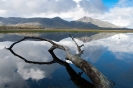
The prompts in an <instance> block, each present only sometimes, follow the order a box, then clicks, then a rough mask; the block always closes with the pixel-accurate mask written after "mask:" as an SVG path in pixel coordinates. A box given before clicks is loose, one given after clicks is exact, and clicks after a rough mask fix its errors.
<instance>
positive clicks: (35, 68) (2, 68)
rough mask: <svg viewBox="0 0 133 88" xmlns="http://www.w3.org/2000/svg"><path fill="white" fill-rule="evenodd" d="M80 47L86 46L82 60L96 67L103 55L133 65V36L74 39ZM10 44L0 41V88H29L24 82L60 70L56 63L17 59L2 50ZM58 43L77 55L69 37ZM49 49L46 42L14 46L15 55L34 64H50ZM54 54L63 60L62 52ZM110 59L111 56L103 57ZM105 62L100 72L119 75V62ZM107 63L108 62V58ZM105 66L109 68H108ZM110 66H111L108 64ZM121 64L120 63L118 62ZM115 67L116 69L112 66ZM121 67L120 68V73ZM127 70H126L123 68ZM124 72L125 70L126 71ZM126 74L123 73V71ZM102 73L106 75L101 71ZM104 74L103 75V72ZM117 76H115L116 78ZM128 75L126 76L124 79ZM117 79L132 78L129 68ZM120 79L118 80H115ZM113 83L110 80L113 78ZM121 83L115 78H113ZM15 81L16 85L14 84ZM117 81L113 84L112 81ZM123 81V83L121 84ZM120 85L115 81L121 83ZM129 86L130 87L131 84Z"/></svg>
mask: <svg viewBox="0 0 133 88" xmlns="http://www.w3.org/2000/svg"><path fill="white" fill-rule="evenodd" d="M76 41H77V43H78V44H79V45H81V44H84V45H85V46H84V47H83V49H84V50H85V52H84V54H83V55H82V57H83V58H84V59H86V60H88V61H90V62H91V63H93V64H94V65H96V66H101V67H102V65H101V64H99V63H100V61H101V57H105V56H106V55H113V56H114V57H113V56H112V57H113V58H112V60H118V61H119V60H122V61H123V62H122V63H124V66H127V65H128V67H130V64H132V63H133V59H132V56H133V54H132V53H133V49H132V48H133V34H129V33H128V34H117V35H114V36H112V37H109V38H105V39H100V40H95V41H91V42H87V43H83V42H82V41H80V40H77V39H76ZM12 43H13V42H1V43H0V87H1V88H6V86H7V87H9V88H14V85H15V86H18V87H19V88H21V87H22V88H23V86H24V85H25V86H26V87H25V88H28V87H29V86H28V84H27V83H26V82H25V80H28V79H32V80H36V81H37V80H40V79H43V78H48V79H51V78H52V74H53V72H54V71H55V70H56V69H59V68H60V65H59V64H52V65H34V64H27V63H25V62H24V61H23V60H21V59H19V58H18V57H15V56H13V55H12V54H11V53H10V52H9V51H7V50H5V49H4V47H9V46H10V45H11V44H12ZM57 43H59V44H63V45H66V46H68V47H70V49H71V50H72V53H73V54H75V53H76V52H77V50H76V46H75V44H74V42H73V41H72V40H71V38H66V39H63V40H61V41H59V42H57ZM50 47H51V44H50V43H48V42H45V41H41V42H40V41H24V42H22V43H19V44H18V45H16V46H15V47H14V50H15V52H17V53H18V54H20V55H22V56H24V57H25V58H27V59H28V60H34V61H50V60H52V57H51V55H50V54H49V52H48V51H47V50H48V49H49V48H50ZM54 52H55V54H56V55H57V56H58V57H59V58H61V59H63V60H64V58H65V52H64V51H62V50H59V49H57V50H55V51H54ZM106 52H111V54H106ZM106 57H111V56H106ZM103 60H104V61H105V63H102V64H104V66H106V67H103V68H102V69H105V68H107V69H109V72H111V71H114V73H112V74H113V76H116V75H118V74H120V73H119V72H116V73H115V71H116V69H112V67H113V66H114V68H117V67H118V66H117V65H114V64H117V63H118V62H115V61H114V64H111V63H113V61H111V60H110V62H107V59H103ZM108 60H109V59H108ZM107 63H108V65H107ZM109 64H110V65H109ZM118 64H119V65H121V64H120V63H118ZM115 66H116V67H115ZM121 68H122V67H121V66H120V68H119V69H117V70H120V69H121ZM125 68H126V67H125ZM99 69H100V67H99ZM126 69H127V68H126ZM120 71H121V72H123V71H122V70H120ZM124 71H125V70H124ZM103 72H105V71H104V70H103ZM105 74H106V72H105ZM115 74H116V75H115ZM126 75H128V77H127V76H126ZM107 76H108V77H111V76H110V74H107ZM120 76H123V78H122V79H121V80H128V78H130V77H133V75H132V74H131V69H127V70H126V72H123V73H121V75H120ZM118 78H120V77H118ZM112 80H113V79H112ZM115 80H117V81H120V80H118V79H115ZM130 81H133V79H129V80H128V82H130ZM16 82H19V83H17V84H16ZM115 82H116V81H115ZM121 82H122V81H121ZM121 82H118V83H119V84H121ZM130 85H131V84H130ZM124 86H125V85H124Z"/></svg>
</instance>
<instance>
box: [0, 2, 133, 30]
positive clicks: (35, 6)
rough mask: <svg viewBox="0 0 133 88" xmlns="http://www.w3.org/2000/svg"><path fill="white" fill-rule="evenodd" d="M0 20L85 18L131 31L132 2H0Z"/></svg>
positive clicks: (132, 18) (132, 22)
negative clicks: (12, 18) (5, 18)
mask: <svg viewBox="0 0 133 88" xmlns="http://www.w3.org/2000/svg"><path fill="white" fill-rule="evenodd" d="M0 4H1V5H0V17H26V18H29V17H30V18H31V17H45V18H53V17H56V16H58V17H61V18H62V19H64V20H68V21H71V20H78V19H80V18H82V17H84V16H88V17H92V18H95V19H99V20H103V21H108V22H110V23H113V24H115V25H117V26H122V27H128V28H133V25H132V24H133V0H0Z"/></svg>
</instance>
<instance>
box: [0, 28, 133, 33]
mask: <svg viewBox="0 0 133 88" xmlns="http://www.w3.org/2000/svg"><path fill="white" fill-rule="evenodd" d="M45 32H52V33H54V32H74V33H78V32H83V33H84V32H107V33H110V32H115V33H129V32H133V30H98V29H11V30H0V33H45Z"/></svg>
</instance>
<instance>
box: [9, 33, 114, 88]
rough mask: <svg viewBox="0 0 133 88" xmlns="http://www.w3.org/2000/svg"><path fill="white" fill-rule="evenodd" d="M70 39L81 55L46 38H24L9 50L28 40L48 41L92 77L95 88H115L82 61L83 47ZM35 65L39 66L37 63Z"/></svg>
mask: <svg viewBox="0 0 133 88" xmlns="http://www.w3.org/2000/svg"><path fill="white" fill-rule="evenodd" d="M70 37H71V38H72V40H73V41H74V42H75V44H76V46H77V49H78V51H79V54H75V55H73V54H72V53H71V50H70V49H69V48H68V47H67V46H63V45H59V44H56V43H54V42H53V41H51V40H49V39H44V38H39V37H24V38H23V39H21V40H19V41H17V42H15V43H13V44H12V45H11V46H10V47H9V48H7V49H8V50H10V51H11V52H12V47H13V46H14V45H15V44H17V43H20V42H22V41H24V40H26V39H38V40H41V41H47V42H49V43H51V44H52V45H53V47H52V48H51V49H56V48H59V49H62V50H64V51H65V52H66V58H67V59H68V60H70V61H71V62H72V63H73V64H74V65H75V66H77V67H78V68H80V69H81V70H82V71H84V72H85V73H86V75H87V76H88V77H90V79H91V81H92V82H93V84H94V88H113V86H114V84H113V83H112V82H111V81H109V80H108V78H107V77H105V76H104V75H103V74H102V73H101V72H100V71H99V70H98V69H96V67H94V66H93V65H91V64H90V63H89V62H87V61H85V60H84V59H82V58H81V57H80V55H81V54H82V52H83V50H81V47H80V46H78V44H77V43H76V41H75V40H74V38H73V37H72V36H71V35H70ZM14 55H16V54H14ZM16 56H18V57H20V58H21V59H23V60H24V61H27V60H25V59H24V58H22V57H21V56H19V55H16ZM27 62H28V61H27ZM30 62H31V61H30ZM53 62H54V61H53ZM53 62H50V63H53ZM35 64H37V62H35Z"/></svg>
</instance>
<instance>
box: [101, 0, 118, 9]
mask: <svg viewBox="0 0 133 88" xmlns="http://www.w3.org/2000/svg"><path fill="white" fill-rule="evenodd" d="M102 1H103V3H104V4H105V5H106V6H107V7H109V8H113V7H114V6H115V5H116V4H117V3H118V2H119V0H102Z"/></svg>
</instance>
